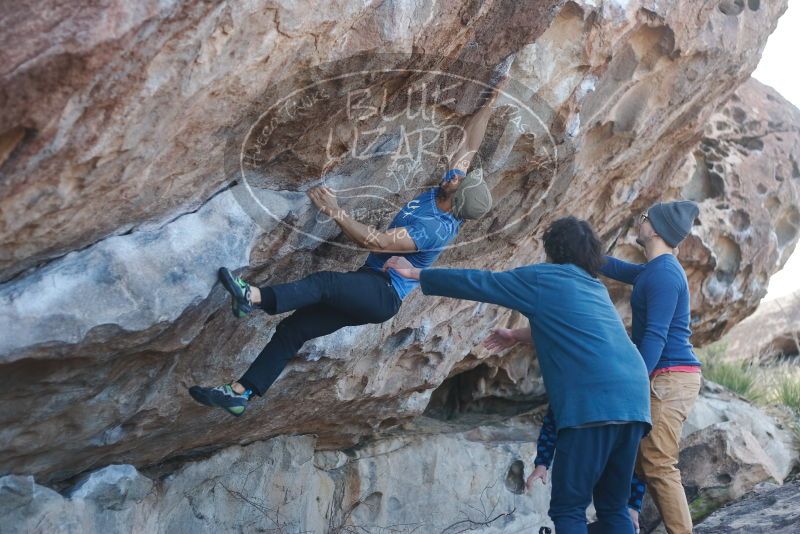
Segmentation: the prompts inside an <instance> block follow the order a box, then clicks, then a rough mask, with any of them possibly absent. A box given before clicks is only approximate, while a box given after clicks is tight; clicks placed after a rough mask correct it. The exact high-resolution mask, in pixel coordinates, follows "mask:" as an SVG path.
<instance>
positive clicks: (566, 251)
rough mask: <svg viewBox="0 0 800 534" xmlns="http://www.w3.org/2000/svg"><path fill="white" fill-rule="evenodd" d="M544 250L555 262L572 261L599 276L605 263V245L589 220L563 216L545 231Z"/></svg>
mask: <svg viewBox="0 0 800 534" xmlns="http://www.w3.org/2000/svg"><path fill="white" fill-rule="evenodd" d="M544 251H545V252H547V255H548V256H549V257H550V261H551V262H553V263H572V264H573V265H577V266H578V267H580V268H581V269H583V270H584V271H586V272H587V273H589V274H590V275H592V276H594V277H595V278H597V274H598V273H599V272H600V268H601V267H602V266H603V264H604V263H605V258H604V256H603V246H602V245H601V244H600V240H599V239H598V238H597V234H595V233H594V230H592V227H591V225H589V223H588V222H586V221H584V220H581V219H578V218H576V217H563V218H561V219H558V220H557V221H555V222H553V224H551V225H550V226H549V227H548V228H547V230H546V231H545V232H544Z"/></svg>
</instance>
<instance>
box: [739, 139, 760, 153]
mask: <svg viewBox="0 0 800 534" xmlns="http://www.w3.org/2000/svg"><path fill="white" fill-rule="evenodd" d="M734 142H735V143H736V144H738V145H740V146H742V147H744V148H746V149H748V150H764V141H762V140H761V139H759V138H758V137H742V138H741V139H736V140H735V141H734Z"/></svg>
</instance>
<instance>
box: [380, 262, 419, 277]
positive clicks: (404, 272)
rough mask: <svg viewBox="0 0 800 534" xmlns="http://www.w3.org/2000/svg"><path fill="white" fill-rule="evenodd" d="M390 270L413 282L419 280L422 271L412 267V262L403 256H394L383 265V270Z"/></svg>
mask: <svg viewBox="0 0 800 534" xmlns="http://www.w3.org/2000/svg"><path fill="white" fill-rule="evenodd" d="M389 269H391V270H393V271H394V272H396V273H397V274H399V275H400V276H402V277H403V278H409V279H411V280H419V273H420V271H421V269H419V268H418V267H414V266H413V265H411V262H410V261H408V260H407V259H405V258H404V257H403V256H392V257H391V258H389V259H388V260H386V263H384V264H383V270H384V271H387V270H389Z"/></svg>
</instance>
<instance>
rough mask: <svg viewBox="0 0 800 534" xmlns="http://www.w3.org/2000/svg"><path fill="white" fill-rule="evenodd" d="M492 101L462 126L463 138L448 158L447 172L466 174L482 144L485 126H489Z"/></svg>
mask: <svg viewBox="0 0 800 534" xmlns="http://www.w3.org/2000/svg"><path fill="white" fill-rule="evenodd" d="M494 100H495V99H494V98H492V99H490V100H489V101H488V102H486V104H484V106H483V107H482V108H481V109H479V110H478V111H476V112H475V113H473V114H472V115H471V116H470V118H469V119H467V123H466V124H465V125H464V137H463V138H462V139H461V142H460V143H459V144H458V147H457V148H456V151H455V152H454V153H453V155H452V157H451V158H450V161H449V163H448V170H450V169H458V170H460V171H461V172H463V173H464V174H467V170H468V169H469V166H470V164H471V163H472V158H474V157H475V154H477V153H478V149H479V148H480V147H481V143H483V137H484V135H485V134H486V126H487V125H488V124H489V117H491V115H492V104H493V103H494Z"/></svg>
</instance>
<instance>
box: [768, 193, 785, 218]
mask: <svg viewBox="0 0 800 534" xmlns="http://www.w3.org/2000/svg"><path fill="white" fill-rule="evenodd" d="M764 207H765V208H766V209H767V211H768V212H769V215H770V217H774V216H775V213H776V212H777V211H778V208H780V207H781V199H779V198H778V197H777V196H776V195H770V196H768V197H767V199H766V200H765V201H764Z"/></svg>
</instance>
